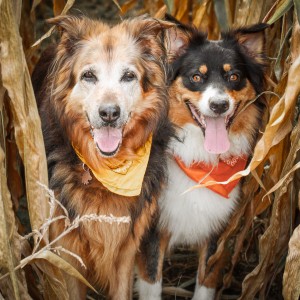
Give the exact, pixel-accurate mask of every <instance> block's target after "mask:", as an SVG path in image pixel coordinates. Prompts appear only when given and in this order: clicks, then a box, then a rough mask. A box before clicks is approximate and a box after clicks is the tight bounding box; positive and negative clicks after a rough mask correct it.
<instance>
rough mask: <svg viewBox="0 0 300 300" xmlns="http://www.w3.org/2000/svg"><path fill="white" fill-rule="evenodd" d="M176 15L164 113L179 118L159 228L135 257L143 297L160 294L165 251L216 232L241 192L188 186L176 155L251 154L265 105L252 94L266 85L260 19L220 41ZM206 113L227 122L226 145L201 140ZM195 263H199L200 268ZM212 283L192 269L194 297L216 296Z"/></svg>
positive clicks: (211, 159)
mask: <svg viewBox="0 0 300 300" xmlns="http://www.w3.org/2000/svg"><path fill="white" fill-rule="evenodd" d="M173 21H174V20H173ZM175 22H176V24H177V29H176V30H174V29H170V30H168V31H167V41H168V51H169V62H170V63H171V65H172V68H171V72H170V74H169V80H170V88H169V92H170V113H169V117H170V119H171V121H172V122H174V123H175V125H177V137H178V138H177V139H172V141H171V146H170V148H171V151H170V156H169V158H168V176H169V177H168V178H169V179H168V185H167V187H166V189H165V190H164V192H163V195H162V196H161V197H160V199H159V206H160V217H159V221H158V227H157V228H156V229H152V242H151V251H150V249H149V248H148V249H147V251H146V252H145V254H144V253H142V254H141V255H140V256H139V267H140V269H139V279H138V286H142V287H144V286H147V293H146V294H145V293H143V292H142V291H141V292H140V295H141V296H140V299H143V300H145V299H148V300H150V299H158V297H157V293H158V292H159V291H160V290H161V288H160V289H159V287H158V284H159V282H161V278H162V262H163V257H164V253H165V251H166V250H167V249H168V248H172V247H173V246H176V245H178V244H184V245H189V246H196V247H198V248H199V249H201V246H203V245H204V244H205V243H206V242H207V241H209V240H210V238H212V236H214V235H216V234H219V233H220V231H221V230H222V228H223V227H224V225H225V224H226V223H227V222H228V219H229V217H230V215H231V214H232V212H233V210H234V209H236V208H237V203H238V199H239V194H240V187H239V185H237V186H236V187H235V188H234V189H233V190H232V191H231V193H230V194H229V199H226V198H224V197H222V196H220V195H219V194H217V193H215V192H214V191H212V190H210V189H208V188H198V189H194V190H192V191H189V192H186V191H188V190H189V189H190V188H191V187H194V186H195V185H196V183H195V181H193V180H192V179H190V178H189V177H188V176H187V175H186V174H185V173H184V172H183V171H182V169H181V168H180V167H179V166H178V164H177V162H176V161H175V160H174V156H176V157H178V158H179V159H180V160H181V161H182V162H184V164H185V165H186V166H190V165H191V164H192V163H195V162H197V163H204V164H205V165H211V166H216V165H217V164H218V162H219V160H226V159H229V158H232V157H240V159H245V157H249V156H251V153H252V149H253V147H254V144H255V141H256V138H257V132H258V130H259V128H260V126H261V118H262V111H263V106H264V105H263V99H262V98H259V99H256V101H254V102H251V101H252V100H253V99H255V97H256V96H257V95H258V94H260V93H261V92H262V91H263V88H264V54H263V53H264V29H265V28H266V25H264V24H258V25H254V26H251V27H247V28H240V29H237V30H232V31H229V32H227V33H223V34H222V38H221V40H219V41H209V40H208V39H207V38H206V36H205V35H204V34H203V33H201V32H199V31H198V30H197V29H195V28H193V27H189V26H186V25H183V24H181V23H179V22H177V21H176V20H175ZM209 118H212V119H214V118H222V120H223V122H224V123H223V124H225V125H226V128H225V127H224V126H225V125H223V128H224V130H226V131H227V133H226V135H227V136H228V140H229V145H228V146H226V147H223V148H222V147H221V148H222V149H221V150H219V149H217V151H219V153H214V152H213V151H211V150H210V149H207V148H208V147H207V146H206V145H205V138H207V137H205V135H206V134H208V133H207V132H208V131H207V121H208V119H209ZM221 139H222V140H224V138H223V137H221ZM219 148H220V147H219ZM214 151H215V150H214ZM155 237H157V243H156V245H155V243H154V242H153V241H154V239H155ZM142 249H144V248H142ZM206 255H207V254H206ZM203 262H204V263H205V258H204V261H202V263H203ZM201 268H203V265H202V266H201V265H200V264H199V270H198V274H200V273H201V272H200V270H201ZM215 273H216V274H218V270H215ZM215 277H217V276H215ZM145 282H147V283H148V285H146V284H145ZM217 282H218V280H217V278H211V279H206V278H200V275H198V276H197V280H196V286H195V293H194V297H193V299H195V300H196V299H198V300H200V299H201V300H204V299H205V300H209V299H214V295H215V288H216V287H217ZM151 284H152V285H153V293H152V294H151V288H150V285H151Z"/></svg>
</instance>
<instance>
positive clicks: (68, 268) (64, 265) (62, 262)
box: [35, 250, 97, 293]
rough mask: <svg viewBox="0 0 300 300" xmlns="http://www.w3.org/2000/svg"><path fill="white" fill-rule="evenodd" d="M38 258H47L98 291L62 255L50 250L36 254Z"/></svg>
mask: <svg viewBox="0 0 300 300" xmlns="http://www.w3.org/2000/svg"><path fill="white" fill-rule="evenodd" d="M35 258H36V259H45V260H47V261H48V262H50V263H51V264H52V265H53V266H55V267H58V268H60V269H61V270H63V271H64V272H66V273H67V274H69V275H71V276H74V277H75V278H77V279H78V280H80V281H81V282H83V283H84V284H85V285H86V286H88V287H89V288H90V289H92V290H93V291H94V292H95V293H97V291H96V290H95V289H94V288H93V287H92V286H91V284H90V283H89V282H88V281H87V280H86V279H85V278H84V277H83V276H82V275H81V274H80V273H79V272H78V271H77V270H76V269H75V268H74V267H73V266H72V265H70V264H69V263H68V262H67V261H65V260H64V259H63V258H61V257H60V256H58V255H56V254H54V253H53V252H51V251H49V250H45V251H42V252H41V253H40V254H38V255H37V256H35Z"/></svg>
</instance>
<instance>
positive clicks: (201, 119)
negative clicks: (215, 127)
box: [200, 114, 206, 128]
mask: <svg viewBox="0 0 300 300" xmlns="http://www.w3.org/2000/svg"><path fill="white" fill-rule="evenodd" d="M200 123H201V125H202V126H203V127H204V128H206V122H205V117H204V116H203V115H202V114H201V115H200Z"/></svg>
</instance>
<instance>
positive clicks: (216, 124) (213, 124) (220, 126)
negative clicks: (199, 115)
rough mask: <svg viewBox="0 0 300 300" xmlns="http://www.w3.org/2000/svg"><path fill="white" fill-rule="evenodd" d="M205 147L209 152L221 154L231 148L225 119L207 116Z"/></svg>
mask: <svg viewBox="0 0 300 300" xmlns="http://www.w3.org/2000/svg"><path fill="white" fill-rule="evenodd" d="M205 122H206V129H205V141H204V148H205V150H206V151H207V152H209V153H214V154H221V153H224V152H226V151H228V150H229V148H230V142H229V140H228V133H227V130H226V124H225V119H224V118H222V117H219V118H210V117H205Z"/></svg>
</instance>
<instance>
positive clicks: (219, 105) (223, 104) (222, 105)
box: [209, 100, 229, 114]
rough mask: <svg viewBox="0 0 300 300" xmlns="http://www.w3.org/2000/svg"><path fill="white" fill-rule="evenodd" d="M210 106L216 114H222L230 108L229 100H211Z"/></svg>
mask: <svg viewBox="0 0 300 300" xmlns="http://www.w3.org/2000/svg"><path fill="white" fill-rule="evenodd" d="M209 108H210V109H211V110H212V111H213V112H214V113H216V114H222V113H224V112H225V111H227V110H228V108H229V101H227V100H221V101H210V102H209Z"/></svg>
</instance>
